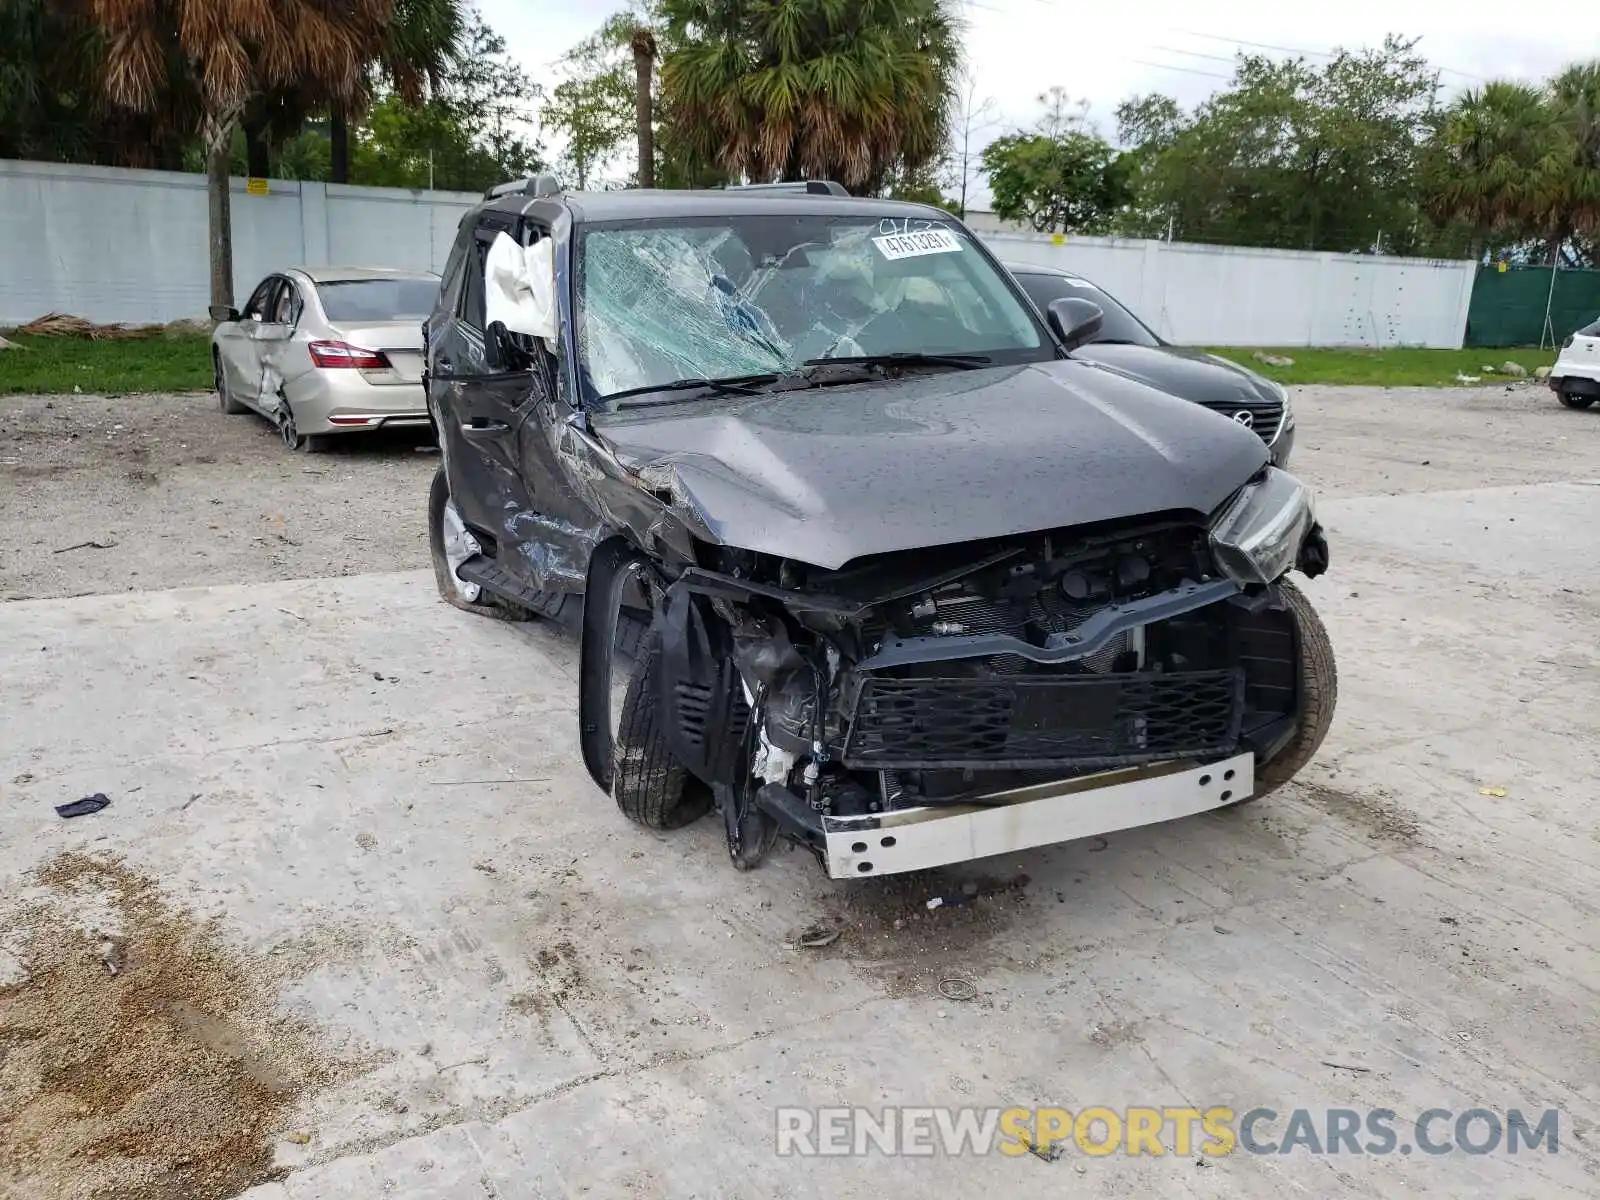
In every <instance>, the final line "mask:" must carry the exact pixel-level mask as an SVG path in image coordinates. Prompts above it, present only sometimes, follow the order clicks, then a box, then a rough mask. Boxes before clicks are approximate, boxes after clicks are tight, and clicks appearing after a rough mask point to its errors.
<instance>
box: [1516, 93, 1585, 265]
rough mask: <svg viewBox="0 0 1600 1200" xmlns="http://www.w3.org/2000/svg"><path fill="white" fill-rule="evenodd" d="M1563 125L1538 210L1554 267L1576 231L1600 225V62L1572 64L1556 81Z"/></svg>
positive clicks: (1545, 167)
mask: <svg viewBox="0 0 1600 1200" xmlns="http://www.w3.org/2000/svg"><path fill="white" fill-rule="evenodd" d="M1550 101H1551V105H1552V107H1553V109H1554V116H1555V122H1556V125H1557V128H1556V129H1555V131H1554V136H1553V138H1552V139H1551V145H1550V147H1549V149H1548V151H1547V153H1546V154H1545V157H1544V158H1543V159H1542V160H1541V162H1540V170H1539V181H1538V184H1537V186H1536V189H1535V195H1534V199H1533V205H1532V208H1533V214H1534V216H1535V218H1536V219H1537V220H1538V222H1539V224H1540V226H1541V228H1542V232H1543V234H1544V239H1545V262H1546V263H1548V264H1549V265H1551V266H1554V265H1555V264H1556V262H1557V261H1558V259H1559V258H1560V255H1561V247H1562V246H1563V245H1564V244H1565V243H1566V242H1567V241H1568V240H1569V239H1570V238H1571V237H1572V235H1573V234H1575V233H1582V234H1592V233H1593V232H1595V230H1596V229H1597V228H1600V62H1591V63H1583V64H1578V65H1574V66H1571V67H1568V68H1567V69H1566V70H1565V71H1563V72H1562V73H1561V74H1560V75H1558V76H1556V78H1555V79H1554V80H1553V81H1552V82H1551V85H1550Z"/></svg>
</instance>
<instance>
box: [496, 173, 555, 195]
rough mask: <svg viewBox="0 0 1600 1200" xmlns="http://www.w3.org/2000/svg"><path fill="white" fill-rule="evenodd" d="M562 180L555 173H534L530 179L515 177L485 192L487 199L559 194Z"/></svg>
mask: <svg viewBox="0 0 1600 1200" xmlns="http://www.w3.org/2000/svg"><path fill="white" fill-rule="evenodd" d="M560 194H561V181H560V180H559V179H557V178H556V177H555V176H554V175H534V176H532V177H531V178H528V179H513V180H512V181H511V182H510V183H497V184H495V186H494V187H492V188H490V189H489V190H488V191H487V192H485V193H484V194H483V198H484V199H485V200H494V199H497V198H499V197H501V196H513V195H524V196H559V195H560Z"/></svg>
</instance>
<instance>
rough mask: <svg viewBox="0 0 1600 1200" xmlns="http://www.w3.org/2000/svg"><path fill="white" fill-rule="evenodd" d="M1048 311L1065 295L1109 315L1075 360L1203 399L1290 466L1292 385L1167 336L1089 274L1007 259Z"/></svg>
mask: <svg viewBox="0 0 1600 1200" xmlns="http://www.w3.org/2000/svg"><path fill="white" fill-rule="evenodd" d="M1006 266H1007V268H1008V269H1009V270H1010V272H1011V273H1012V274H1013V275H1015V276H1016V277H1017V282H1018V283H1020V284H1021V285H1022V290H1023V291H1025V292H1027V293H1028V297H1029V299H1031V300H1032V301H1033V302H1034V304H1036V305H1037V306H1038V308H1039V311H1040V312H1048V311H1049V309H1050V305H1051V304H1053V303H1055V302H1056V301H1057V300H1062V299H1066V298H1069V297H1070V298H1078V299H1082V300H1087V301H1089V302H1090V303H1092V304H1095V305H1097V306H1099V308H1100V309H1101V310H1102V311H1103V312H1104V313H1105V320H1104V323H1103V324H1102V325H1101V328H1100V333H1099V334H1098V335H1097V336H1096V337H1095V338H1094V339H1093V340H1092V341H1090V342H1087V343H1085V344H1084V345H1083V346H1081V347H1079V348H1078V350H1077V351H1075V352H1074V354H1073V357H1074V358H1081V359H1088V360H1089V361H1091V362H1097V363H1103V364H1104V365H1106V366H1108V367H1112V368H1114V369H1116V370H1118V371H1123V372H1126V373H1127V374H1129V375H1131V376H1133V377H1134V378H1135V379H1138V380H1141V381H1143V382H1144V383H1148V384H1149V385H1150V386H1151V387H1156V388H1160V389H1161V390H1162V391H1163V392H1171V393H1172V394H1173V395H1174V396H1181V397H1182V398H1183V399H1185V400H1192V401H1194V402H1195V403H1196V404H1203V405H1205V407H1207V408H1209V409H1211V410H1212V411H1213V412H1219V413H1221V414H1222V415H1223V416H1225V417H1227V418H1228V419H1229V420H1232V421H1237V422H1238V423H1239V424H1241V425H1243V426H1244V427H1245V428H1246V429H1249V430H1251V431H1253V432H1254V433H1255V434H1256V435H1257V436H1259V437H1260V438H1261V440H1262V441H1263V442H1265V443H1266V444H1267V449H1268V450H1269V451H1270V452H1271V454H1272V462H1273V465H1274V466H1279V467H1287V466H1288V465H1289V455H1290V453H1291V452H1292V451H1293V450H1294V409H1293V407H1292V406H1291V405H1290V403H1289V393H1288V390H1287V389H1285V388H1284V387H1283V385H1282V384H1278V383H1274V382H1273V381H1272V380H1270V379H1267V378H1265V377H1263V376H1261V375H1258V374H1257V373H1256V372H1254V371H1252V370H1250V369H1249V368H1247V367H1242V366H1240V365H1239V364H1238V363H1236V362H1231V361H1229V360H1228V359H1226V358H1220V357H1218V356H1217V355H1215V354H1208V353H1206V351H1204V350H1198V349H1196V348H1194V347H1192V346H1174V345H1173V344H1172V343H1171V342H1167V341H1163V340H1162V339H1161V338H1160V336H1158V335H1157V334H1156V332H1155V331H1154V330H1152V329H1151V328H1150V327H1149V326H1148V325H1146V324H1145V323H1144V322H1143V321H1141V320H1140V319H1139V318H1138V317H1136V316H1134V315H1133V313H1132V312H1130V311H1129V310H1128V309H1127V308H1125V307H1124V306H1123V305H1122V304H1120V303H1119V302H1118V301H1117V300H1116V299H1115V298H1114V297H1112V296H1111V295H1110V294H1109V293H1107V292H1105V291H1102V290H1101V289H1100V288H1098V287H1096V286H1095V285H1094V284H1092V283H1090V282H1089V281H1088V280H1087V279H1085V278H1083V277H1082V276H1081V275H1074V274H1073V273H1072V272H1070V271H1063V270H1060V269H1058V268H1056V267H1039V266H1032V265H1029V264H1027V263H1007V264H1006Z"/></svg>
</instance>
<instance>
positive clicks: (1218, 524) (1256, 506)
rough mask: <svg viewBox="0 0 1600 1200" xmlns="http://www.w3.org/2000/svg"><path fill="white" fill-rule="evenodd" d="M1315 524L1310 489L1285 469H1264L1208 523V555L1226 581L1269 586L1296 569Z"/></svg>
mask: <svg viewBox="0 0 1600 1200" xmlns="http://www.w3.org/2000/svg"><path fill="white" fill-rule="evenodd" d="M1315 523H1316V515H1315V513H1313V511H1312V508H1311V489H1310V488H1308V487H1306V485H1305V484H1303V483H1301V482H1300V481H1299V480H1298V479H1296V478H1295V477H1294V476H1293V475H1291V474H1289V473H1288V472H1287V471H1280V470H1278V468H1276V467H1268V468H1267V470H1266V472H1265V473H1264V474H1263V475H1262V476H1261V477H1260V478H1259V479H1258V480H1256V481H1255V482H1254V483H1252V484H1249V485H1248V486H1247V487H1245V488H1244V490H1242V491H1241V492H1240V493H1239V494H1238V495H1236V496H1235V497H1234V498H1233V499H1232V500H1230V501H1228V503H1227V504H1226V505H1224V506H1223V508H1222V511H1221V512H1220V513H1218V514H1217V518H1216V520H1214V521H1213V522H1212V523H1211V534H1210V539H1211V553H1212V556H1213V557H1214V558H1215V559H1216V562H1217V566H1218V568H1219V569H1220V570H1221V571H1222V573H1223V574H1224V575H1226V576H1228V577H1229V578H1230V579H1234V580H1237V581H1238V582H1239V583H1272V582H1273V581H1274V580H1276V579H1278V578H1279V577H1280V576H1282V575H1284V574H1286V573H1287V572H1288V570H1289V568H1290V567H1292V566H1294V564H1295V559H1296V558H1297V557H1299V554H1300V545H1301V543H1302V542H1304V541H1305V539H1306V534H1307V533H1309V532H1310V531H1311V527H1312V526H1313V525H1314V524H1315Z"/></svg>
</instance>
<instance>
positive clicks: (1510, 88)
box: [1429, 82, 1559, 258]
mask: <svg viewBox="0 0 1600 1200" xmlns="http://www.w3.org/2000/svg"><path fill="white" fill-rule="evenodd" d="M1558 133H1559V126H1558V121H1557V116H1556V112H1555V110H1554V108H1553V107H1552V106H1551V105H1550V104H1549V103H1548V102H1547V99H1546V96H1545V94H1544V92H1543V91H1541V90H1540V89H1539V88H1537V87H1532V86H1529V85H1527V84H1521V83H1506V82H1496V83H1488V84H1485V85H1484V86H1483V87H1482V88H1477V89H1471V90H1468V91H1466V92H1463V93H1462V94H1461V96H1460V97H1458V98H1457V100H1456V101H1455V103H1454V104H1452V105H1451V106H1450V107H1449V109H1447V110H1446V111H1445V113H1444V117H1443V121H1442V124H1441V127H1440V130H1439V137H1438V139H1437V142H1436V145H1435V152H1436V158H1435V162H1434V164H1433V166H1432V169H1431V172H1430V173H1431V174H1432V175H1433V178H1432V180H1431V181H1430V187H1429V193H1430V197H1431V207H1432V208H1433V210H1434V215H1435V217H1437V218H1438V219H1440V220H1444V221H1460V222H1462V223H1463V224H1464V225H1466V226H1467V228H1468V229H1469V230H1470V231H1471V236H1472V255H1473V257H1474V258H1480V257H1482V255H1483V253H1484V251H1485V249H1487V248H1488V246H1489V244H1490V240H1491V239H1492V238H1495V237H1499V238H1501V239H1503V240H1507V241H1511V240H1521V239H1523V238H1526V237H1528V236H1530V235H1531V234H1540V235H1542V234H1543V233H1544V232H1545V228H1544V223H1543V221H1542V220H1541V216H1542V215H1543V211H1542V210H1547V209H1548V205H1547V204H1545V203H1544V202H1542V201H1541V191H1544V190H1547V189H1548V182H1547V179H1548V175H1549V164H1548V159H1549V156H1550V155H1551V154H1552V153H1554V152H1555V149H1556V147H1557V144H1558Z"/></svg>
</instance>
